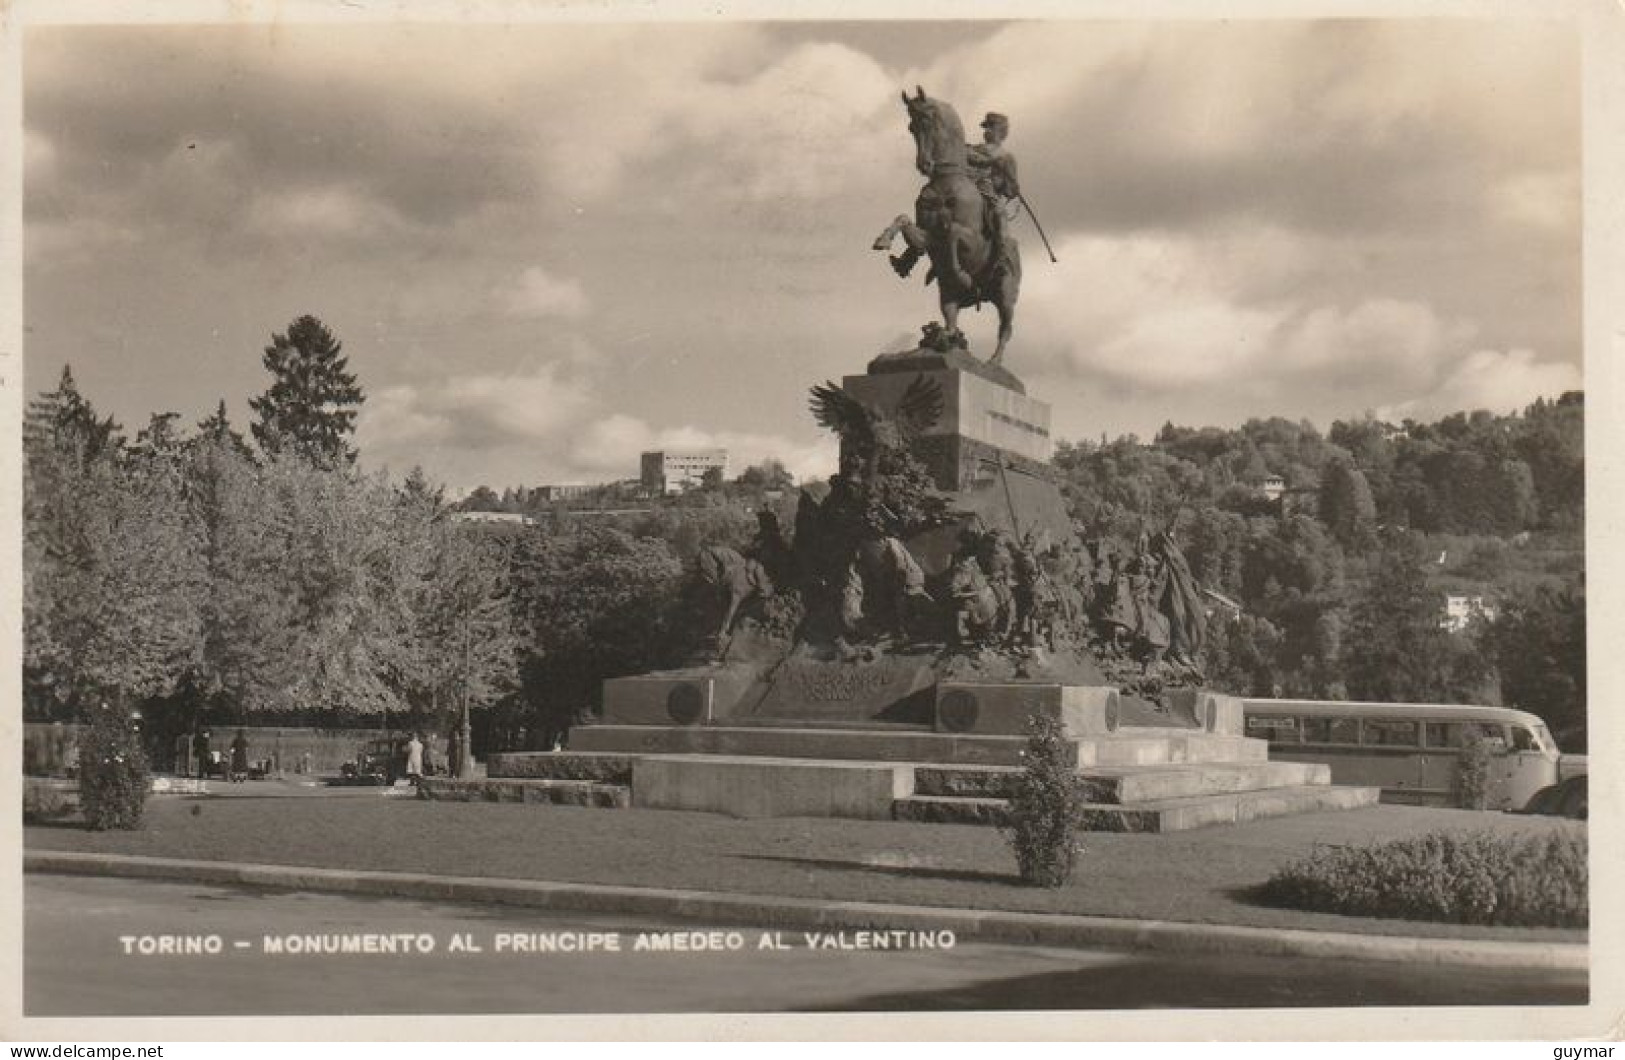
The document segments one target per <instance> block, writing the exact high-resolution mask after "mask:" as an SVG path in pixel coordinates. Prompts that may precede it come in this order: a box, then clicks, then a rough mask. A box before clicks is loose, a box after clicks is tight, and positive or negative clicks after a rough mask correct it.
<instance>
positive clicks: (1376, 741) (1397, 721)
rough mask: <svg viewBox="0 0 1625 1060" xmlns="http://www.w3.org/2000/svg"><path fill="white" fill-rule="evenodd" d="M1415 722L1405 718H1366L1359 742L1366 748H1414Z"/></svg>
mask: <svg viewBox="0 0 1625 1060" xmlns="http://www.w3.org/2000/svg"><path fill="white" fill-rule="evenodd" d="M1416 737H1417V725H1416V722H1414V721H1411V720H1409V719H1405V718H1367V719H1365V725H1364V726H1363V727H1362V728H1361V730H1360V742H1361V743H1362V744H1365V745H1366V746H1367V747H1415V746H1416Z"/></svg>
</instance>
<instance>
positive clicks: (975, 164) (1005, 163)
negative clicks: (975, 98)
mask: <svg viewBox="0 0 1625 1060" xmlns="http://www.w3.org/2000/svg"><path fill="white" fill-rule="evenodd" d="M1009 136H1010V119H1009V118H1007V117H1005V116H1004V115H1003V114H999V113H996V112H993V111H989V112H988V115H987V117H985V118H983V119H982V142H981V143H979V144H969V145H967V147H966V158H965V161H966V163H967V164H968V165H969V166H970V170H971V179H972V180H973V181H975V182H976V190H977V191H980V192H981V193H982V198H983V199H985V200H986V201H987V220H988V228H989V233H988V234H989V237H990V238H991V239H992V240H993V242H994V244H995V245H996V246H998V247H999V248H1000V250H999V252H1000V254H1001V255H1002V254H1003V253H1004V246H1005V238H1006V235H1005V232H1006V229H1007V227H1008V225H1009V223H1010V222H1011V221H1012V220H1014V219H1015V207H1016V206H1017V205H1018V204H1019V203H1020V201H1021V182H1020V181H1019V180H1017V179H1016V156H1015V155H1013V154H1011V153H1010V152H1009V150H1008V149H1007V148H1006V147H1005V146H1004V141H1005V140H1006V139H1007V138H1008V137H1009Z"/></svg>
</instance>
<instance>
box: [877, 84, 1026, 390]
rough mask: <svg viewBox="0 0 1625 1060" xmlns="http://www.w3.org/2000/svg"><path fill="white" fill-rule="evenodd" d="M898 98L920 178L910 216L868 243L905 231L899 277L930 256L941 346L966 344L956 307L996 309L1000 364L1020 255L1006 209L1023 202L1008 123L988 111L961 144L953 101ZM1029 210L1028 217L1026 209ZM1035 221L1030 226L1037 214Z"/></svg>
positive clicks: (921, 92)
mask: <svg viewBox="0 0 1625 1060" xmlns="http://www.w3.org/2000/svg"><path fill="white" fill-rule="evenodd" d="M902 96H903V105H904V106H905V107H906V108H907V109H908V131H909V132H910V133H911V134H912V135H913V137H914V165H915V167H916V168H917V169H918V170H919V171H920V173H921V174H922V175H923V176H924V177H926V184H925V186H924V187H923V188H921V189H920V194H919V197H918V198H916V199H915V201H914V219H913V220H912V221H911V220H909V218H908V217H907V216H905V215H899V216H898V217H897V219H896V220H894V221H893V222H892V223H891V224H890V225H888V226H887V227H886V229H885V231H883V232H881V233H880V235H879V236H878V237H877V238H876V239H875V242H874V248H875V249H876V250H881V251H885V250H889V249H890V248H891V245H892V241H893V240H894V239H895V238H896V237H897V236H898V235H901V236H902V237H903V242H904V243H905V244H906V249H905V250H904V251H903V253H902V254H899V255H897V256H895V257H893V258H892V259H891V263H892V267H893V268H894V269H896V271H897V274H898V275H899V276H907V275H909V273H910V272H911V271H912V270H913V268H914V266H915V264H916V263H917V262H918V261H919V260H920V258H922V257H929V258H930V259H931V269H930V272H929V273H928V274H927V275H926V283H930V282H931V281H932V280H935V281H936V284H937V290H938V292H939V294H940V304H941V308H942V323H943V331H942V333H941V336H942V342H943V343H944V344H945V345H952V346H958V347H960V348H962V349H963V348H964V347H965V338H964V334H963V333H962V332H961V331H960V330H959V311H960V310H961V309H964V308H971V307H977V306H980V305H981V304H982V303H984V302H987V303H991V304H992V306H993V307H994V308H995V309H996V310H998V314H999V343H998V347H997V348H996V349H995V350H994V351H993V357H992V363H994V364H998V363H999V362H1000V361H1001V360H1003V358H1004V349H1005V346H1007V345H1008V344H1009V342H1010V333H1011V329H1012V327H1013V325H1014V322H1015V316H1016V298H1017V297H1018V296H1019V294H1020V292H1021V253H1020V249H1019V248H1018V247H1017V245H1016V241H1015V239H1014V238H1013V237H1012V236H1011V235H1010V234H1009V232H1008V227H1009V221H1010V220H1011V218H1010V216H1008V214H1009V211H1012V210H1013V209H1014V208H1015V207H1016V206H1018V205H1020V206H1026V199H1025V198H1024V197H1023V196H1022V194H1021V185H1020V183H1019V182H1018V181H1017V179H1016V160H1015V157H1014V156H1013V155H1011V154H1010V152H1009V151H1008V150H1006V149H1005V147H1004V140H1005V137H1006V136H1007V135H1009V131H1010V121H1009V119H1008V118H1006V117H1005V116H1004V115H1002V114H989V115H988V116H987V118H986V119H985V120H983V122H982V130H983V142H982V143H980V144H976V145H972V146H967V145H966V143H965V127H964V125H963V124H961V123H960V120H959V115H958V114H957V113H956V112H955V111H954V108H953V107H952V106H950V105H948V104H947V103H944V102H943V101H941V100H937V99H931V98H929V97H927V96H926V94H925V89H923V88H919V87H916V88H915V95H913V96H910V95H909V94H908V93H907V92H904V93H903V94H902ZM1027 212H1028V215H1029V216H1031V214H1032V208H1031V207H1027ZM1033 220H1034V223H1035V224H1036V223H1037V218H1036V217H1034V218H1033ZM1039 235H1040V236H1042V235H1043V231H1042V229H1040V230H1039ZM1045 245H1046V246H1048V241H1047V240H1046V242H1045ZM1053 258H1054V255H1053V254H1051V259H1052V260H1053Z"/></svg>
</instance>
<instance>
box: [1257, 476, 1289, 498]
mask: <svg viewBox="0 0 1625 1060" xmlns="http://www.w3.org/2000/svg"><path fill="white" fill-rule="evenodd" d="M1259 492H1260V493H1262V494H1263V495H1264V497H1265V498H1266V499H1267V500H1272V501H1278V500H1280V499H1281V494H1283V493H1285V492H1286V479H1284V478H1282V477H1281V476H1280V475H1265V476H1264V484H1263V485H1262V486H1260V487H1259Z"/></svg>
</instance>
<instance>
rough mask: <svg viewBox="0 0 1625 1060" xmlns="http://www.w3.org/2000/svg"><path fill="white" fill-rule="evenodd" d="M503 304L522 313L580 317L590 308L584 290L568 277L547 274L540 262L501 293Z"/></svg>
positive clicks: (534, 315)
mask: <svg viewBox="0 0 1625 1060" xmlns="http://www.w3.org/2000/svg"><path fill="white" fill-rule="evenodd" d="M502 303H503V307H504V308H505V309H506V310H507V311H508V312H509V313H512V314H513V315H514V316H521V317H565V318H569V317H580V316H585V315H586V313H587V310H588V308H589V304H588V300H587V292H586V291H584V290H582V288H581V284H580V283H578V282H577V281H575V280H572V279H568V278H563V279H561V278H558V277H554V276H550V275H549V274H548V273H547V271H546V270H545V269H543V268H542V267H541V266H540V265H532V266H530V267H529V268H527V269H525V271H524V272H522V273H520V274H519V278H518V279H517V280H516V281H515V282H514V284H513V286H512V287H510V288H509V289H508V290H507V292H505V293H504V295H503V297H502Z"/></svg>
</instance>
